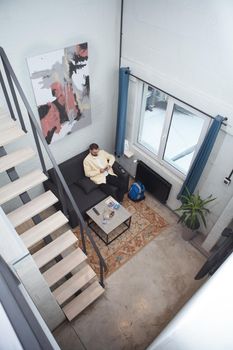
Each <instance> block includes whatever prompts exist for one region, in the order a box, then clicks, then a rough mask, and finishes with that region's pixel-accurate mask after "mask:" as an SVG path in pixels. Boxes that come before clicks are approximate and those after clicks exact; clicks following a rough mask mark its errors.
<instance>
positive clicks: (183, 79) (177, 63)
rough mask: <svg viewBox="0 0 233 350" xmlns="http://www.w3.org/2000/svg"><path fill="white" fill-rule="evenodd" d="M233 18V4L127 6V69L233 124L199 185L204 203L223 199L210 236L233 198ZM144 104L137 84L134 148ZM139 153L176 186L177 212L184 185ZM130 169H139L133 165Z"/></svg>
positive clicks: (131, 109) (173, 204)
mask: <svg viewBox="0 0 233 350" xmlns="http://www.w3.org/2000/svg"><path fill="white" fill-rule="evenodd" d="M232 16H233V2H232V1H229V0H223V1H221V2H219V1H217V0H207V1H205V2H203V1H200V0H199V1H192V0H188V1H187V0H185V1H184V0H179V1H174V0H165V1H164V0H157V1H153V0H145V1H143V2H142V1H139V0H125V1H124V21H123V45H122V66H129V67H130V69H131V72H132V73H133V74H134V75H136V76H138V77H140V78H142V79H144V80H146V81H148V82H150V83H151V84H152V85H155V86H157V87H160V88H161V89H163V90H165V91H168V92H169V93H170V94H173V95H174V96H177V97H178V98H180V99H182V100H184V101H185V102H187V103H190V104H191V105H193V106H195V107H197V108H199V109H201V110H203V111H204V112H206V113H209V114H211V115H213V116H215V115H217V114H220V115H223V116H225V117H227V118H228V122H227V124H228V125H227V127H223V128H222V130H221V131H220V134H219V137H218V140H217V142H216V144H215V147H214V149H213V152H212V154H211V157H210V159H209V162H208V164H207V166H206V168H205V170H204V173H203V175H202V178H201V180H200V182H199V184H198V189H199V191H200V194H201V195H202V196H203V197H205V196H208V195H209V194H211V193H212V194H213V196H215V197H217V200H216V201H215V203H213V204H212V205H211V211H212V213H211V215H210V216H209V217H208V228H207V230H204V228H202V231H203V232H205V233H207V232H209V230H210V229H211V227H212V226H213V225H214V223H215V222H216V220H217V219H218V217H219V216H220V215H221V213H222V211H223V209H224V207H225V206H226V205H227V203H228V202H229V201H230V199H231V197H232V195H233V185H230V186H229V187H227V186H226V185H224V183H223V179H224V177H225V176H227V175H229V173H230V171H231V169H232V168H233V162H232V156H231V149H232V147H233V136H232V135H233V128H232V125H233V100H232V94H233V66H232V62H233V46H232V32H233V22H232ZM140 98H141V95H140V83H138V82H137V81H131V82H130V91H129V104H128V125H127V135H126V136H127V138H128V139H129V140H130V141H131V142H133V129H134V128H135V121H136V119H137V117H138V113H139V111H140V105H138V100H140ZM134 152H135V157H136V158H137V157H138V158H140V159H142V160H144V161H146V162H147V163H148V164H149V165H150V166H151V167H152V168H153V169H154V170H156V171H157V172H158V173H159V174H160V175H162V176H163V177H164V178H166V179H167V180H168V181H170V182H171V183H172V185H173V188H172V192H171V194H170V197H169V200H168V202H167V204H168V206H169V207H170V208H172V209H175V208H177V207H178V206H179V202H178V201H177V200H176V195H177V193H178V191H179V189H180V187H181V185H182V180H181V179H179V178H177V177H176V176H174V175H172V174H171V173H170V172H169V171H167V170H166V169H164V168H163V167H162V166H161V165H160V164H159V163H157V162H155V161H153V160H152V159H149V158H146V157H145V156H144V155H143V154H142V153H141V152H140V151H139V150H136V149H135V148H134ZM125 163H128V167H129V168H130V169H133V168H134V167H133V165H132V162H131V161H125ZM227 224H228V222H225V225H227Z"/></svg>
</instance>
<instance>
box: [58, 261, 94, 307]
mask: <svg viewBox="0 0 233 350" xmlns="http://www.w3.org/2000/svg"><path fill="white" fill-rule="evenodd" d="M94 277H96V273H95V271H94V270H93V269H92V268H91V267H90V266H89V265H86V266H84V267H83V268H82V269H81V270H80V271H78V272H77V273H76V274H75V275H73V276H72V277H71V278H70V279H68V280H67V281H66V282H65V283H63V284H62V285H61V286H60V287H58V288H57V289H55V290H54V291H53V295H54V296H55V298H56V300H57V302H58V304H59V305H62V304H64V302H65V301H66V300H68V299H70V297H72V295H74V294H75V293H76V292H77V291H79V290H80V289H81V288H83V287H84V286H85V285H86V284H87V283H88V282H90V281H91V280H92V279H93V278H94Z"/></svg>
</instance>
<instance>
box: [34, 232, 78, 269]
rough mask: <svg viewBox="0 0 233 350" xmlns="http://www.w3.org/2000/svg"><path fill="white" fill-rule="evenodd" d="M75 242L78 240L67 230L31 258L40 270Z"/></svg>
mask: <svg viewBox="0 0 233 350" xmlns="http://www.w3.org/2000/svg"><path fill="white" fill-rule="evenodd" d="M77 240H78V238H77V237H76V236H75V235H74V234H73V232H72V231H71V230H69V231H67V232H66V233H63V235H61V236H60V237H58V238H56V239H55V240H54V241H52V242H51V243H49V244H48V245H46V246H45V247H43V248H42V249H40V250H39V251H38V252H36V253H35V254H33V255H32V257H33V258H34V260H35V262H36V264H37V266H38V268H39V269H40V268H41V267H43V266H44V265H46V264H47V263H48V262H49V261H51V260H53V259H54V258H55V257H56V256H58V255H59V254H61V253H62V252H63V251H64V250H66V249H67V248H69V247H70V246H72V245H73V244H74V243H75V242H77Z"/></svg>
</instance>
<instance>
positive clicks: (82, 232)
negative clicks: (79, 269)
mask: <svg viewBox="0 0 233 350" xmlns="http://www.w3.org/2000/svg"><path fill="white" fill-rule="evenodd" d="M79 225H80V235H81V240H82V248H83V249H82V250H83V252H84V253H85V254H86V255H87V248H86V241H85V237H84V231H83V224H82V223H81V221H79Z"/></svg>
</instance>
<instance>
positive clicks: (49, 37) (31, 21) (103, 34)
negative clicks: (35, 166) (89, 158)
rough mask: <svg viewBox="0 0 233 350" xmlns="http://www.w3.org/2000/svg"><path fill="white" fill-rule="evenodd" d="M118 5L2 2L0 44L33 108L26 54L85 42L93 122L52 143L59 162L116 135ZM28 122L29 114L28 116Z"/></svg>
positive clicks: (107, 143) (103, 0)
mask: <svg viewBox="0 0 233 350" xmlns="http://www.w3.org/2000/svg"><path fill="white" fill-rule="evenodd" d="M119 28H120V4H119V1H117V0H98V1H95V0H86V1H83V0H67V1H62V0H60V1H59V0H50V1H45V0H41V1H30V0H21V1H6V0H4V1H1V3H0V45H1V46H2V47H3V48H4V49H5V51H6V53H7V55H8V57H9V60H10V62H11V64H12V66H13V69H14V70H15V73H16V75H17V77H18V79H19V81H20V83H21V85H22V87H23V90H24V92H25V93H26V96H27V97H28V99H29V102H30V103H31V105H32V107H33V110H34V111H35V112H36V104H35V99H34V95H33V91H32V86H31V82H30V77H29V72H28V68H27V64H26V57H30V56H34V55H37V54H41V53H46V52H49V51H52V50H56V49H59V48H63V47H66V46H70V45H74V44H76V43H79V42H85V41H87V42H88V45H89V73H90V85H91V109H92V124H91V125H90V126H88V127H86V128H83V129H81V130H79V131H78V132H76V133H74V134H72V135H69V136H67V137H65V138H64V139H63V140H61V141H58V142H56V143H55V144H53V145H51V149H52V151H53V152H54V155H55V156H56V159H57V161H58V162H61V161H63V160H65V159H67V158H70V157H71V156H73V155H75V154H77V153H78V152H79V151H82V150H84V149H86V148H87V146H88V145H89V144H90V143H91V142H93V141H96V142H98V143H99V144H100V145H101V146H102V147H104V148H106V149H109V150H112V149H113V141H114V137H113V136H114V135H115V124H116V111H117V108H116V106H117V95H118V91H117V90H118V88H117V87H118V63H119V30H120V29H119ZM25 119H26V123H27V125H28V118H27V116H26V118H25Z"/></svg>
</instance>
